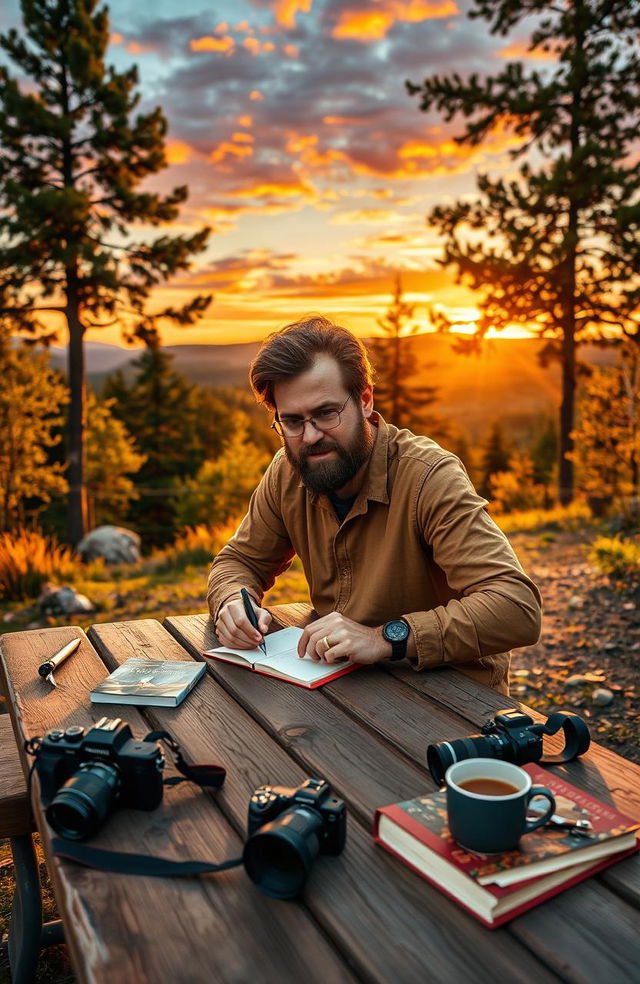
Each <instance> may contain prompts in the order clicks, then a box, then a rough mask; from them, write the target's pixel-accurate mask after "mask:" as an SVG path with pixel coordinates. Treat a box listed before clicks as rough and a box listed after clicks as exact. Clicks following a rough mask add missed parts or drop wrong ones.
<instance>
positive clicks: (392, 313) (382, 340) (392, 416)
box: [367, 275, 449, 439]
mask: <svg viewBox="0 0 640 984" xmlns="http://www.w3.org/2000/svg"><path fill="white" fill-rule="evenodd" d="M414 311H415V304H409V303H408V302H407V301H405V300H404V297H403V291H402V280H401V277H400V275H398V276H397V277H396V281H395V287H394V293H393V298H392V301H391V304H390V306H389V308H388V310H387V313H386V315H385V316H384V317H383V318H379V319H378V325H379V326H380V328H381V329H382V335H381V336H376V337H375V338H372V339H369V341H368V342H367V348H368V349H369V354H370V356H371V361H372V363H373V366H374V368H375V371H376V376H375V407H376V410H379V411H380V413H381V414H382V416H383V417H384V418H385V419H386V420H388V421H389V422H390V423H392V424H395V425H396V427H408V428H409V429H410V430H413V431H416V432H417V433H424V434H428V435H429V436H430V437H436V438H440V439H442V438H444V437H446V436H447V434H448V432H449V427H448V424H447V421H446V420H445V418H444V417H441V416H439V415H438V414H435V413H433V412H432V411H430V410H429V409H428V408H429V407H430V406H432V405H433V404H434V403H435V402H436V401H437V393H438V390H437V388H436V387H435V386H426V385H424V384H420V383H418V382H417V381H416V379H415V377H416V376H417V375H418V373H419V371H420V366H419V365H418V360H417V357H416V354H415V351H414V350H413V348H412V347H411V336H412V335H415V334H416V332H417V331H418V326H417V325H412V324H411V320H412V318H413V315H414ZM432 367H433V366H432V365H426V366H423V367H422V371H423V372H425V371H426V370H428V369H430V368H432Z"/></svg>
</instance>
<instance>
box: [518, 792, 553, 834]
mask: <svg viewBox="0 0 640 984" xmlns="http://www.w3.org/2000/svg"><path fill="white" fill-rule="evenodd" d="M534 796H546V798H547V799H548V800H549V808H548V809H547V810H546V811H545V812H544V813H543V814H542V816H541V817H538V818H537V819H536V820H525V824H524V832H525V834H530V833H531V831H532V830H537V829H538V827H542V825H543V824H545V823H546V822H547V820H548V819H549V817H550V816H552V814H554V813H555V812H556V801H555V799H554V798H553V793H552V792H551V790H550V789H547V787H546V786H532V787H531V789H530V790H529V792H528V794H527V804H529V803H530V802H531V800H532V799H533V798H534Z"/></svg>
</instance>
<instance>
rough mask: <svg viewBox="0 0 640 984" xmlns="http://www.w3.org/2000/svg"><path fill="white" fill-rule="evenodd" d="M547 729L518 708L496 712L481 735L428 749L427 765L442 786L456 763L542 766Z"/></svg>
mask: <svg viewBox="0 0 640 984" xmlns="http://www.w3.org/2000/svg"><path fill="white" fill-rule="evenodd" d="M543 731H544V726H543V725H540V724H534V722H533V719H532V718H530V717H529V715H528V714H525V713H524V712H523V711H519V710H517V709H516V708H512V709H507V710H504V711H496V713H495V716H494V719H493V720H492V721H488V722H487V723H486V724H484V725H483V726H482V728H481V733H480V734H479V735H469V736H468V738H456V739H453V740H452V741H441V742H438V743H437V744H435V745H429V747H428V748H427V764H428V766H429V771H430V772H431V775H432V776H433V778H434V780H435V782H436V783H437V784H438V785H439V786H441V785H442V783H443V782H444V776H445V772H446V771H447V769H448V768H449V766H450V765H453V763H454V762H459V761H461V760H462V759H468V758H495V759H502V760H503V761H505V762H513V763H514V765H526V763H527V762H539V761H540V759H541V758H542V753H543V745H542V735H543Z"/></svg>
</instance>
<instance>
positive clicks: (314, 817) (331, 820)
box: [243, 779, 347, 899]
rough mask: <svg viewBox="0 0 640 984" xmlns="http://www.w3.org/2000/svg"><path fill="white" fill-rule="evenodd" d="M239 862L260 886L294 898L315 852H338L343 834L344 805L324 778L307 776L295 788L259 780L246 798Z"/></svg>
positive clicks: (278, 896) (345, 821) (314, 856)
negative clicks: (245, 833)
mask: <svg viewBox="0 0 640 984" xmlns="http://www.w3.org/2000/svg"><path fill="white" fill-rule="evenodd" d="M248 835H249V836H248V838H247V842H246V844H245V846H244V854H243V860H244V866H245V869H246V871H247V874H248V875H249V877H250V878H251V879H252V881H254V882H255V883H256V885H258V886H259V887H260V888H261V889H262V891H263V892H265V893H266V894H267V895H270V896H272V897H273V898H276V899H292V898H295V897H296V896H297V895H298V894H299V893H300V892H301V890H302V887H303V885H304V883H305V880H306V877H307V875H308V874H309V871H310V870H311V866H312V864H313V862H314V861H315V859H316V857H317V856H318V854H319V853H320V854H340V852H341V851H342V849H343V848H344V844H345V839H346V836H347V810H346V806H345V804H344V801H343V800H340V799H337V798H336V797H335V796H332V795H331V791H330V789H329V784H328V783H327V782H325V780H324V779H306V780H305V781H304V782H303V783H301V785H300V786H298V788H297V789H287V788H285V787H283V786H259V787H258V789H256V791H255V793H254V794H253V796H252V797H251V800H250V802H249V819H248Z"/></svg>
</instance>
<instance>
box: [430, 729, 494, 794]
mask: <svg viewBox="0 0 640 984" xmlns="http://www.w3.org/2000/svg"><path fill="white" fill-rule="evenodd" d="M504 744H505V742H504V740H503V739H502V738H501V737H500V736H499V735H470V736H469V737H468V738H456V739H454V740H453V741H440V742H438V744H437V745H429V746H428V748H427V765H428V766H429V772H430V773H431V775H432V776H433V780H434V782H435V783H437V785H438V786H441V785H442V784H443V782H444V777H445V773H446V771H447V769H448V768H449V766H450V765H453V764H454V763H455V762H462V761H463V759H469V758H499V759H502V758H506V755H505V752H504V750H503V745H504Z"/></svg>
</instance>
